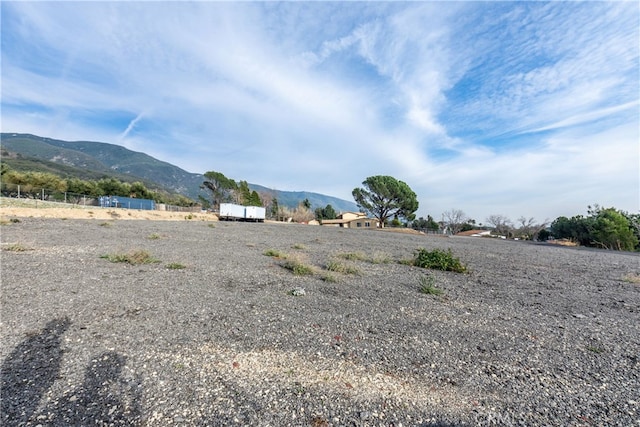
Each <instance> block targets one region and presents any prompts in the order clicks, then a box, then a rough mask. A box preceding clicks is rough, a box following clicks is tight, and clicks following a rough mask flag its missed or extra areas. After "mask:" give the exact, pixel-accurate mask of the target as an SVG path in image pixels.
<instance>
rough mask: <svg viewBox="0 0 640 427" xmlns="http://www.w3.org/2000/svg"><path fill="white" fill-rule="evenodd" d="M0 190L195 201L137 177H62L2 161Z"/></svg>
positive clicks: (58, 195)
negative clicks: (154, 186)
mask: <svg viewBox="0 0 640 427" xmlns="http://www.w3.org/2000/svg"><path fill="white" fill-rule="evenodd" d="M1 176H2V184H3V192H11V193H14V192H17V188H18V186H19V188H20V196H21V197H27V198H40V197H41V194H42V190H43V189H44V190H45V191H47V192H48V193H47V196H48V197H52V198H54V199H61V198H63V197H65V195H67V194H68V195H69V197H72V196H76V197H78V196H80V197H90V198H97V197H100V196H120V197H133V198H137V199H150V200H153V201H155V202H156V203H165V204H168V205H176V206H184V207H188V206H193V205H195V204H196V202H195V201H194V200H192V199H190V198H188V197H185V196H183V195H180V194H170V193H168V192H167V191H164V190H157V189H150V188H148V187H147V186H146V185H145V184H144V183H142V182H140V181H135V182H125V181H121V180H119V179H116V178H111V177H109V178H102V179H99V180H84V179H80V178H74V177H72V178H63V177H61V176H58V175H55V174H53V173H49V172H35V171H25V172H22V171H16V170H13V169H11V168H9V167H8V166H6V165H5V164H3V165H2V170H1Z"/></svg>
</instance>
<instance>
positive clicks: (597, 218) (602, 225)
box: [551, 205, 639, 251]
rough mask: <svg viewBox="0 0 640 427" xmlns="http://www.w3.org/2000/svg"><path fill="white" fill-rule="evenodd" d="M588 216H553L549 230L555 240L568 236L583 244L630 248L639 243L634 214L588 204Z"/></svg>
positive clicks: (608, 247) (610, 247)
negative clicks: (553, 219)
mask: <svg viewBox="0 0 640 427" xmlns="http://www.w3.org/2000/svg"><path fill="white" fill-rule="evenodd" d="M587 212H588V216H586V217H585V216H582V215H576V216H573V217H571V218H567V217H564V216H561V217H558V218H556V220H555V221H553V223H551V233H552V234H553V236H554V237H555V238H557V239H562V238H566V239H571V240H573V241H575V242H578V243H579V244H580V245H583V246H594V247H599V248H605V249H613V250H622V251H633V250H637V249H638V246H639V239H638V235H637V229H636V225H635V223H634V222H633V219H634V216H630V215H629V214H626V213H624V212H620V211H618V210H616V209H615V208H607V209H604V208H601V207H600V206H598V205H595V206H594V207H591V206H589V207H588V211H587Z"/></svg>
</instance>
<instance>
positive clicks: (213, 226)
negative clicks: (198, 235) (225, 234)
mask: <svg viewBox="0 0 640 427" xmlns="http://www.w3.org/2000/svg"><path fill="white" fill-rule="evenodd" d="M207 227H209V228H216V225H215V224H212V223H209V224H207Z"/></svg>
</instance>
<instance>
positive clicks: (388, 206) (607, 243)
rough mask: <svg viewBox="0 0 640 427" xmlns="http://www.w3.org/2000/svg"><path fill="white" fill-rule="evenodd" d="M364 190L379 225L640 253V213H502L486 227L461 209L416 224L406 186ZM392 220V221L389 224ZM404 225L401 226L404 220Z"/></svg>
mask: <svg viewBox="0 0 640 427" xmlns="http://www.w3.org/2000/svg"><path fill="white" fill-rule="evenodd" d="M362 184H363V187H361V188H355V189H354V190H353V197H354V199H355V201H356V203H357V204H358V206H359V207H360V208H361V209H362V210H363V211H365V212H368V213H369V214H371V215H373V216H375V217H376V218H377V219H378V220H379V221H380V224H382V225H383V226H384V225H387V224H389V225H391V226H405V227H406V226H410V227H412V228H415V229H420V230H427V231H436V232H437V231H446V232H448V233H449V234H457V233H459V232H461V231H466V230H474V229H478V228H480V229H484V230H490V231H491V233H492V234H494V235H498V236H502V237H504V238H513V239H522V240H539V241H545V240H548V239H550V238H554V239H569V240H571V241H574V242H576V243H578V244H580V245H582V246H590V247H597V248H603V249H610V250H620V251H640V214H638V213H636V214H631V213H628V212H625V211H621V210H618V209H615V208H613V207H611V208H603V207H600V206H598V205H595V206H594V207H591V206H589V207H588V210H587V212H588V214H587V216H582V215H576V216H573V217H571V218H567V217H564V216H561V217H559V218H556V219H555V220H554V221H553V222H552V223H551V224H549V221H548V220H545V221H542V222H537V221H536V220H535V218H532V217H525V216H522V217H520V218H518V220H517V222H515V223H514V222H512V221H511V220H510V219H509V218H508V217H506V216H504V215H500V214H493V215H489V216H488V217H487V218H486V220H485V224H484V225H483V224H481V223H477V222H476V221H475V220H474V219H471V218H469V217H467V216H466V215H465V213H464V212H463V211H461V210H459V209H451V210H449V211H446V212H444V213H443V215H442V221H440V222H437V221H435V220H434V219H433V217H431V216H430V215H428V216H427V218H426V219H425V218H423V217H420V218H418V219H415V212H416V211H417V209H418V201H417V197H416V194H415V193H414V192H413V191H412V190H411V188H410V187H409V186H408V185H407V184H406V183H404V182H402V181H399V180H397V179H395V178H393V177H390V176H380V175H378V176H371V177H369V178H367V179H366V180H365V181H364V182H363V183H362ZM390 218H393V220H391V221H389V219H390ZM401 220H403V221H401Z"/></svg>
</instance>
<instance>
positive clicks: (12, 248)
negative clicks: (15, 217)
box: [2, 243, 33, 252]
mask: <svg viewBox="0 0 640 427" xmlns="http://www.w3.org/2000/svg"><path fill="white" fill-rule="evenodd" d="M2 250H3V251H7V252H26V251H32V250H33V249H32V248H29V247H27V246H25V245H23V244H22V243H11V244H9V245H6V246H3V247H2Z"/></svg>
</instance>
